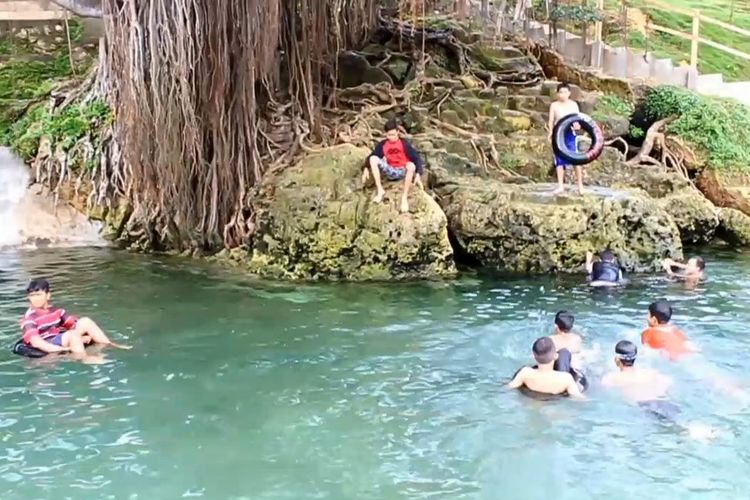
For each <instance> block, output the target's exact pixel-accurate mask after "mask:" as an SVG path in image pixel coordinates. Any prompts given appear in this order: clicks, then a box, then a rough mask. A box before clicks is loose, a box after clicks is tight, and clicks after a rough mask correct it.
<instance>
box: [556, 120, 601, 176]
mask: <svg viewBox="0 0 750 500" xmlns="http://www.w3.org/2000/svg"><path fill="white" fill-rule="evenodd" d="M574 123H579V124H580V125H581V128H582V129H583V130H584V131H585V132H586V133H587V134H588V135H590V136H591V148H589V150H588V151H582V152H578V151H571V150H569V149H567V148H566V146H565V135H566V134H569V133H570V127H571V126H572V125H573V124H574ZM552 149H553V150H554V151H555V154H556V155H557V156H559V157H560V158H562V159H564V160H565V161H566V162H568V163H569V164H570V165H585V164H587V163H591V162H592V161H594V160H596V159H597V158H599V155H601V154H602V150H603V149H604V134H603V133H602V129H601V128H600V127H599V125H597V123H596V122H595V121H594V119H593V118H591V117H590V116H589V115H586V114H584V113H571V114H569V115H565V116H563V117H562V118H561V119H560V120H559V121H558V122H557V124H555V127H554V128H553V129H552Z"/></svg>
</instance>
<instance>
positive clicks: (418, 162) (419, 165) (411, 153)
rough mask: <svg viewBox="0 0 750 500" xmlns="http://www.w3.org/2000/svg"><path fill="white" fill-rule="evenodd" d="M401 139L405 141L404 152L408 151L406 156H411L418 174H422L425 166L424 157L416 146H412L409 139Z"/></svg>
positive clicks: (410, 159) (410, 158)
mask: <svg viewBox="0 0 750 500" xmlns="http://www.w3.org/2000/svg"><path fill="white" fill-rule="evenodd" d="M401 141H402V142H403V143H404V152H405V153H406V157H407V158H409V161H410V162H412V163H413V164H414V167H415V168H416V174H417V175H422V172H423V170H424V166H423V165H422V158H421V157H420V156H419V153H418V152H417V150H416V149H414V146H412V145H411V143H410V142H409V141H407V140H406V139H401Z"/></svg>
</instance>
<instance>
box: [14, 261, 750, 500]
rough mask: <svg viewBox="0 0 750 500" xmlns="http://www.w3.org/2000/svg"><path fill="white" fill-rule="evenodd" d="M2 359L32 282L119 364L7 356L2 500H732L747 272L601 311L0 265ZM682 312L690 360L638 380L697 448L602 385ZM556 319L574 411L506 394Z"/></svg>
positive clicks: (625, 294)
mask: <svg viewBox="0 0 750 500" xmlns="http://www.w3.org/2000/svg"><path fill="white" fill-rule="evenodd" d="M0 269H1V270H2V271H1V272H0V339H2V344H3V345H4V346H5V347H6V348H9V347H10V345H11V344H12V342H13V341H14V340H15V339H16V338H17V328H18V318H19V316H20V315H21V314H22V313H23V311H24V310H25V304H24V296H23V288H24V286H25V284H26V282H27V281H28V279H29V278H31V277H34V276H37V275H45V276H48V277H49V278H50V279H51V280H52V283H53V287H54V292H53V293H54V298H55V301H56V303H57V304H59V305H64V306H65V307H67V308H68V309H69V310H71V311H73V312H75V313H78V314H86V315H91V316H93V317H94V318H95V319H96V320H97V321H98V322H99V323H100V324H101V325H102V326H103V327H105V329H106V330H107V331H108V332H109V333H110V334H111V336H113V337H114V338H117V339H119V340H122V341H126V342H130V343H132V344H133V345H134V346H135V348H134V349H133V350H132V351H129V352H123V351H106V356H107V358H108V360H109V362H108V363H107V364H104V365H98V366H90V365H82V364H79V363H76V362H65V361H59V360H58V361H57V362H54V363H39V362H35V361H31V360H27V359H22V358H19V357H17V356H15V355H13V354H11V353H10V352H9V351H8V350H5V351H3V352H5V354H2V352H0V442H1V443H2V448H1V449H0V498H2V500H11V499H24V500H26V499H36V498H39V499H67V498H70V499H89V498H91V499H110V498H111V499H149V500H150V499H177V498H183V497H198V498H207V499H244V498H247V499H313V498H321V499H347V500H350V499H401V498H415V499H421V498H431V499H432V498H445V499H547V498H555V499H582V498H596V499H598V498H614V499H619V498H638V497H641V498H649V499H652V498H683V499H684V498H722V499H723V498H747V496H748V493H747V491H748V490H750V477H748V474H747V471H748V470H750V452H748V448H750V410H748V408H747V406H746V404H745V403H743V402H742V401H740V400H738V399H736V398H734V397H731V396H728V395H727V394H726V393H724V392H721V391H719V390H717V389H716V387H715V386H714V385H712V384H711V383H710V382H708V381H707V379H706V376H705V374H706V373H708V372H709V371H718V372H720V373H722V374H723V375H724V376H726V377H728V378H731V379H732V380H734V381H735V382H736V383H737V384H738V385H740V386H742V387H746V388H747V387H748V386H749V385H750V377H748V374H747V367H748V353H750V336H749V335H748V327H747V325H748V324H750V308H748V305H749V304H750V257H748V256H743V255H732V254H726V255H718V256H716V255H711V257H710V258H709V259H708V271H709V278H710V279H709V281H708V282H706V283H705V284H704V285H703V286H702V287H701V288H700V289H698V290H695V291H691V290H685V289H683V288H681V287H680V286H679V285H674V284H669V283H666V282H664V281H663V280H661V279H657V278H655V277H642V278H637V279H636V280H635V282H634V283H633V285H632V286H631V287H629V288H627V289H625V290H623V291H620V292H613V293H592V292H591V291H590V290H588V289H587V288H586V287H584V286H581V285H580V284H579V283H578V282H577V281H576V280H575V279H572V278H565V279H560V278H553V277H545V278H520V277H516V278H503V277H492V276H485V277H464V278H462V279H459V280H457V281H455V282H446V283H419V284H394V285H373V284H359V285H357V284H325V285H299V284H295V285H291V284H273V283H264V282H258V281H253V280H251V279H249V278H246V277H242V276H237V275H235V274H234V273H232V272H231V271H226V270H221V269H216V268H212V267H209V266H206V265H200V264H196V263H195V262H190V261H182V260H174V259H168V258H154V257H145V256H137V255H129V254H125V253H119V252H115V251H112V250H102V249H100V250H56V251H55V250H49V251H36V252H28V253H23V252H21V253H19V252H6V253H2V254H0ZM658 297H668V298H670V299H672V300H673V301H674V302H675V308H676V314H675V323H676V324H678V325H679V326H681V327H682V328H683V329H684V331H685V332H686V333H687V335H688V336H689V337H690V339H691V340H693V341H694V342H696V343H698V344H700V345H701V347H702V348H703V353H701V354H700V355H699V356H698V357H695V358H693V360H692V361H690V362H688V363H680V364H672V365H670V364H668V363H667V362H666V361H663V360H661V359H660V358H658V357H656V356H650V357H647V358H646V359H643V360H641V361H640V362H642V363H643V364H646V365H649V366H653V367H657V368H659V369H660V370H663V371H665V372H667V373H669V374H670V375H672V376H673V377H674V379H675V386H674V388H673V389H674V390H673V391H672V393H671V396H672V400H673V401H674V402H676V403H677V404H679V405H680V407H681V409H682V412H683V415H684V416H685V417H686V418H688V419H690V420H694V421H699V422H702V423H704V424H705V425H710V426H711V427H713V428H715V429H716V430H717V435H716V437H715V438H714V439H711V440H708V441H704V440H696V439H693V438H691V437H690V436H689V435H686V434H685V433H684V432H682V431H680V430H679V429H678V428H675V427H673V426H669V425H664V424H661V423H659V422H658V421H656V420H655V419H654V418H652V417H650V416H649V415H647V414H644V413H643V412H642V411H641V410H639V409H638V408H634V407H632V406H629V405H628V404H626V403H625V402H624V401H622V400H621V399H620V398H619V397H618V396H617V395H616V394H611V393H608V392H607V391H605V390H604V389H602V388H601V387H600V385H599V384H598V380H599V379H600V378H601V376H602V375H603V374H604V373H606V371H607V370H609V369H610V368H611V363H612V361H611V358H612V356H611V350H612V346H613V345H614V343H615V342H616V341H617V340H620V339H622V338H631V339H636V338H637V336H638V334H639V332H640V330H641V329H642V328H643V326H644V324H645V308H646V306H647V305H648V303H649V302H650V301H651V300H652V299H654V298H658ZM559 309H569V310H571V311H573V312H574V313H575V315H576V326H577V327H578V329H579V331H580V332H581V333H582V334H583V335H584V338H585V343H586V344H587V347H588V348H589V349H590V350H591V353H590V354H589V359H590V361H589V364H588V372H589V377H590V378H591V380H592V387H591V389H590V391H589V392H588V396H589V400H588V401H585V402H575V401H570V400H562V401H557V402H552V403H540V402H536V401H532V400H529V399H527V398H524V397H522V396H520V395H519V394H517V393H515V392H507V391H505V390H504V389H503V388H502V384H503V383H504V382H506V381H507V377H508V376H509V375H510V374H512V372H513V371H514V370H515V369H516V368H518V367H519V366H520V365H521V364H524V363H527V362H529V361H530V344H531V342H532V341H533V340H534V339H535V338H537V337H538V336H541V335H543V334H546V333H548V332H549V331H550V330H551V326H552V319H553V316H554V313H555V312H556V311H557V310H559Z"/></svg>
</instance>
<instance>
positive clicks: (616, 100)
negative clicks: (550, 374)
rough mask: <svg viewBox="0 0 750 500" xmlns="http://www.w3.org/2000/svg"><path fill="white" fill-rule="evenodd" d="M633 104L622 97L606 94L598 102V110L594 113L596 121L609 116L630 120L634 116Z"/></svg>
mask: <svg viewBox="0 0 750 500" xmlns="http://www.w3.org/2000/svg"><path fill="white" fill-rule="evenodd" d="M633 109H634V107H633V104H632V103H630V102H629V101H627V100H625V99H623V98H622V97H619V96H616V95H612V94H605V95H603V96H601V97H599V98H598V99H597V101H596V109H595V111H594V112H593V113H592V117H593V118H594V119H595V120H600V119H602V118H606V117H607V116H618V117H621V118H630V115H631V114H633Z"/></svg>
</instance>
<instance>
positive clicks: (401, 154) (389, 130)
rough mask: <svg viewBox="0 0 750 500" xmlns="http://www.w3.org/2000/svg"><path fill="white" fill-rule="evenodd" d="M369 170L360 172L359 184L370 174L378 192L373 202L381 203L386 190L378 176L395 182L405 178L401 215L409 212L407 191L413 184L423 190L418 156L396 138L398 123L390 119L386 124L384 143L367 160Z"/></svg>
mask: <svg viewBox="0 0 750 500" xmlns="http://www.w3.org/2000/svg"><path fill="white" fill-rule="evenodd" d="M368 162H369V166H370V169H369V170H367V169H365V171H364V172H362V183H365V182H367V178H368V177H369V176H370V173H372V177H373V179H374V180H375V188H376V189H377V192H376V193H375V196H374V197H373V199H372V201H374V202H375V203H381V202H382V201H383V196H384V195H385V190H384V189H383V184H382V183H381V182H380V175H381V173H382V175H384V176H385V177H386V179H388V180H389V181H398V180H401V179H404V193H403V195H402V196H401V212H402V213H407V212H408V211H409V189H410V188H411V185H412V183H416V184H417V185H418V186H419V187H420V188H421V187H422V180H421V179H420V175H421V174H422V160H421V158H420V157H419V153H417V151H416V150H415V149H414V147H413V146H412V145H411V144H410V143H409V142H408V141H407V140H406V139H402V138H401V137H399V133H398V123H397V122H396V120H395V119H393V118H391V119H390V120H388V122H386V124H385V140H383V141H380V142H379V143H378V144H377V145H376V146H375V149H373V150H372V154H371V155H370V158H369V159H368Z"/></svg>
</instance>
